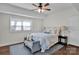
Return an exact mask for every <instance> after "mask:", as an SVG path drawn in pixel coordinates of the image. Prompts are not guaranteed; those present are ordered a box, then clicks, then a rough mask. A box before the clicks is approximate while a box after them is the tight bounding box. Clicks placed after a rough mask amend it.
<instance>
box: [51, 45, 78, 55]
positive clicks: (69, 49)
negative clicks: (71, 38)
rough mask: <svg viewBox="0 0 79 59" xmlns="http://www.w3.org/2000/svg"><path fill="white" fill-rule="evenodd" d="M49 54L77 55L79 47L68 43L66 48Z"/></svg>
mask: <svg viewBox="0 0 79 59" xmlns="http://www.w3.org/2000/svg"><path fill="white" fill-rule="evenodd" d="M51 55H79V47H76V46H72V45H68V46H67V47H66V48H65V47H63V48H61V49H60V50H58V51H56V52H55V53H52V54H51Z"/></svg>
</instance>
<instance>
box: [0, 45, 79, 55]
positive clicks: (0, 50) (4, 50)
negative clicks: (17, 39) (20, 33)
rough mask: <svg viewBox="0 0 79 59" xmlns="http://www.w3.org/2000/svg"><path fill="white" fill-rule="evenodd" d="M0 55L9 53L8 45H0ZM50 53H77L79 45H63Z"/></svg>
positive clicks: (78, 53)
mask: <svg viewBox="0 0 79 59" xmlns="http://www.w3.org/2000/svg"><path fill="white" fill-rule="evenodd" d="M0 55H10V49H9V46H5V47H0ZM51 55H79V47H76V46H72V45H68V46H67V47H66V48H65V47H63V48H61V49H59V50H58V51H56V52H55V53H51Z"/></svg>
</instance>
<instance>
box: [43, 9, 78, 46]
mask: <svg viewBox="0 0 79 59" xmlns="http://www.w3.org/2000/svg"><path fill="white" fill-rule="evenodd" d="M74 16H77V21H75V22H73V21H72V20H71V21H70V19H73V20H75V19H76V18H74ZM78 20H79V13H78V12H77V11H76V10H75V9H72V8H71V9H68V10H65V11H62V12H59V13H55V14H52V15H51V16H48V17H47V18H45V19H44V24H43V26H45V27H54V26H59V25H66V26H70V23H72V22H73V24H72V26H73V25H75V24H76V23H77V25H79V21H78ZM78 27H79V26H77V27H73V28H76V29H78ZM78 31H79V30H78ZM72 34H73V33H72ZM76 34H77V36H76V35H74V34H73V35H74V36H76V37H77V38H75V39H73V40H72V39H71V38H69V39H68V43H69V44H72V45H78V46H79V37H78V35H79V33H76Z"/></svg>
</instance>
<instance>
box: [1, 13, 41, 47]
mask: <svg viewBox="0 0 79 59" xmlns="http://www.w3.org/2000/svg"><path fill="white" fill-rule="evenodd" d="M10 16H11V15H7V14H0V46H5V45H10V44H14V43H19V42H23V40H24V37H25V36H26V35H27V34H28V32H14V33H13V32H10V27H9V24H10V23H9V21H10ZM17 17H18V16H17ZM19 18H23V19H29V20H31V21H32V31H33V32H35V31H37V32H38V31H41V26H42V25H41V23H42V20H38V19H33V18H26V17H19Z"/></svg>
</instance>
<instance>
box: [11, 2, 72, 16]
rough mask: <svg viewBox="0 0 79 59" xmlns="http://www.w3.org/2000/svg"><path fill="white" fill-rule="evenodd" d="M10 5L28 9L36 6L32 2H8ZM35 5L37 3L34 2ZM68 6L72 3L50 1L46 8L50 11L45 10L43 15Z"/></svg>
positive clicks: (31, 9) (65, 8)
mask: <svg viewBox="0 0 79 59" xmlns="http://www.w3.org/2000/svg"><path fill="white" fill-rule="evenodd" d="M10 5H13V6H17V7H20V8H24V9H26V10H30V11H33V9H36V7H34V6H33V5H32V3H10ZM36 5H38V4H36ZM70 7H72V4H69V3H50V5H49V6H48V8H50V9H51V11H46V12H44V13H43V14H44V15H50V14H51V13H55V12H60V11H63V10H67V9H69V8H70ZM35 12H37V11H35ZM37 13H38V12H37Z"/></svg>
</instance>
